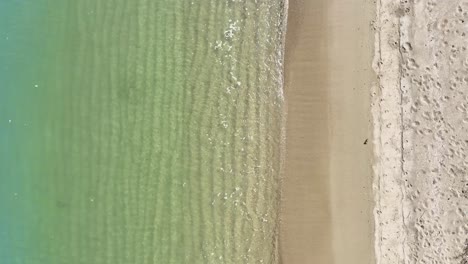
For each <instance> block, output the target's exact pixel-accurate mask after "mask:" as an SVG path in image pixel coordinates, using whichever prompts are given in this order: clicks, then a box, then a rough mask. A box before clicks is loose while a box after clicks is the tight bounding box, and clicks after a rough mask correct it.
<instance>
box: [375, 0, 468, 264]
mask: <svg viewBox="0 0 468 264" xmlns="http://www.w3.org/2000/svg"><path fill="white" fill-rule="evenodd" d="M404 2H408V3H404V4H401V5H395V4H394V3H395V1H393V0H381V1H379V2H378V3H377V5H378V19H377V23H376V26H377V29H379V31H378V33H377V36H376V58H375V63H374V67H375V69H376V71H377V73H378V74H379V77H380V78H379V86H378V87H376V88H375V96H374V98H373V103H374V105H373V109H372V111H373V115H374V135H375V140H374V143H375V144H374V149H375V155H376V157H377V158H378V159H377V160H376V163H375V167H374V169H375V176H376V177H375V181H374V188H375V200H376V209H375V225H376V231H375V237H376V242H375V246H376V247H375V250H376V257H377V263H379V264H387V263H388V264H394V263H466V261H468V259H467V257H468V256H467V254H468V252H467V247H468V245H467V242H468V219H467V217H466V213H467V212H468V196H467V192H468V186H467V182H468V178H467V175H468V174H467V173H468V159H467V156H466V155H467V152H466V149H467V148H468V141H467V140H468V110H467V109H468V71H467V70H468V60H466V58H467V57H468V52H467V50H466V46H467V40H468V38H467V37H466V34H468V28H467V25H468V5H467V4H463V1H459V0H445V1H430V0H420V1H414V2H415V3H412V2H413V1H404ZM465 20H466V21H465ZM464 261H465V262H464Z"/></svg>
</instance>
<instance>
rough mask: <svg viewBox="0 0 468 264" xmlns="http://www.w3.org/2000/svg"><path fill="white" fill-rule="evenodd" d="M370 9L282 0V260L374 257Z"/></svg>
mask: <svg viewBox="0 0 468 264" xmlns="http://www.w3.org/2000/svg"><path fill="white" fill-rule="evenodd" d="M373 6H374V4H373V2H372V1H367V0H352V1H338V0H335V1H330V0H313V1H312V0H305V1H300V0H291V1H290V3H289V19H288V32H287V40H286V49H287V50H286V65H285V67H286V68H285V70H286V76H285V77H286V93H285V95H286V101H287V106H288V121H287V143H286V147H287V156H286V168H285V178H284V181H283V194H282V198H283V201H282V223H281V232H280V243H281V258H282V263H283V264H296V263H297V264H307V263H314V264H315V263H317V264H327V263H343V264H344V263H346V264H354V263H356V264H357V263H359V264H363V263H373V260H374V257H373V220H372V202H371V198H372V195H371V182H372V179H371V178H372V177H371V175H372V173H371V163H372V162H371V151H372V149H371V148H372V145H371V144H370V142H372V141H371V140H372V139H371V138H370V136H371V130H370V117H369V115H370V114H369V112H370V111H369V108H370V106H369V105H370V98H369V94H370V87H371V85H372V82H373V81H374V80H373V71H372V69H371V61H372V56H373V50H372V46H373V40H374V35H373V32H371V31H370V28H371V23H370V22H371V20H372V19H373V17H374V14H373ZM366 139H368V141H367V142H368V144H364V142H365V141H366Z"/></svg>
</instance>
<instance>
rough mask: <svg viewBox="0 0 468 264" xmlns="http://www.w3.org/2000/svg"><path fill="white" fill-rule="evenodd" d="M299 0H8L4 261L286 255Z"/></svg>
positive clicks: (3, 17) (1, 36)
mask: <svg viewBox="0 0 468 264" xmlns="http://www.w3.org/2000/svg"><path fill="white" fill-rule="evenodd" d="M285 9H286V4H285V1H274V0H198V1H197V0H193V1H188V0H173V1H170V0H137V1H125V0H78V1H71V0H34V1H32V0H24V1H17V0H2V1H0V144H1V145H0V263H5V264H13V263H27V264H36V263H47V264H54V263H67V264H74V263H83V264H94V263H96V264H98V263H109V264H111V263H112V264H118V263H122V264H128V263H137V264H139V263H164V264H166V263H177V264H180V263H203V264H204V263H277V262H279V258H278V239H277V230H278V209H279V195H280V193H279V183H280V174H281V169H282V165H281V164H282V163H281V160H282V155H283V151H282V145H283V137H284V133H283V119H284V116H283V95H282V86H283V77H282V67H283V66H282V64H283V63H282V62H283V39H284V34H285Z"/></svg>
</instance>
